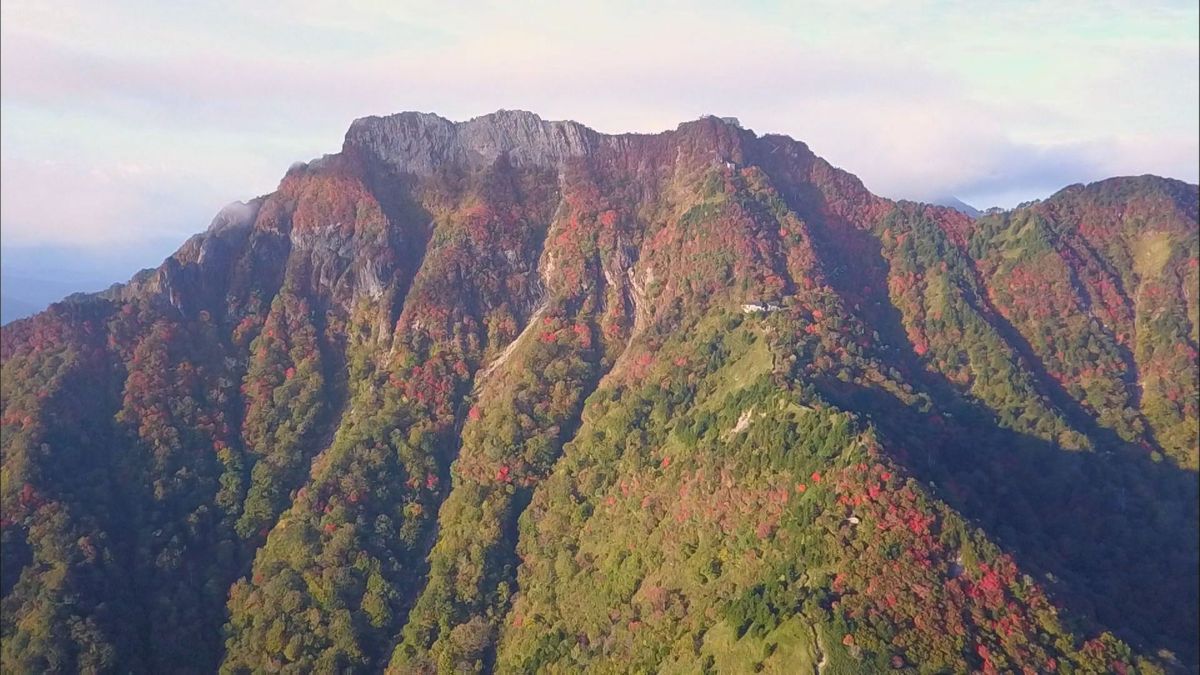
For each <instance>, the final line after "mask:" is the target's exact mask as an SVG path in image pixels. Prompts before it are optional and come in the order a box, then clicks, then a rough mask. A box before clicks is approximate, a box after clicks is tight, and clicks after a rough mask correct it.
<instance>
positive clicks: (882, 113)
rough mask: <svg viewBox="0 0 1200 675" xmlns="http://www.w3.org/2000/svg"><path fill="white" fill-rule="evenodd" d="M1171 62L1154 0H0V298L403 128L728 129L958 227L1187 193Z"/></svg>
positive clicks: (1181, 65) (1198, 74)
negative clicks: (1082, 202) (1099, 187)
mask: <svg viewBox="0 0 1200 675" xmlns="http://www.w3.org/2000/svg"><path fill="white" fill-rule="evenodd" d="M1198 52H1200V4H1198V3H1197V2H1194V1H1192V2H1179V1H1177V0H1137V1H1124V0H1086V1H1085V0H1055V1H1053V2H1029V1H1023V0H987V1H979V2H971V1H966V0H962V1H958V2H945V1H934V0H911V1H906V2H888V1H885V0H816V1H814V2H805V3H794V2H778V3H776V2H760V1H748V2H732V3H731V2H728V1H721V2H706V1H703V0H701V1H699V2H687V3H683V2H670V1H667V2H657V3H642V2H603V3H601V2H589V1H587V0H581V1H579V2H561V1H555V2H516V1H512V2H472V3H467V2H454V1H453V0H449V1H444V2H439V3H434V2H429V1H428V0H423V1H421V2H403V1H399V2H365V1H362V0H339V2H336V3H331V2H325V1H309V0H293V1H290V2H280V3H274V2H268V1H261V2H224V1H219V0H218V1H207V2H205V1H196V2H188V3H174V2H159V1H157V0H109V1H105V2H101V1H98V0H65V1H61V2H47V1H45V0H37V1H26V0H5V1H4V3H3V4H2V5H0V178H2V180H0V256H2V258H3V260H2V263H3V268H4V273H5V275H6V277H8V278H11V277H13V276H14V275H18V276H22V277H23V278H26V279H28V278H33V277H39V276H40V278H43V279H53V280H55V281H58V282H62V283H68V284H69V283H89V284H93V285H95V284H99V283H101V282H102V281H103V282H104V283H108V281H117V280H120V279H124V278H127V277H128V276H129V275H130V274H131V273H132V272H133V271H135V270H136V269H138V268H141V267H149V266H154V265H156V264H157V263H158V262H159V261H161V259H162V258H163V257H164V256H165V255H167V254H169V253H170V252H171V251H173V250H174V249H175V248H176V247H177V246H178V245H179V244H180V243H182V241H183V240H184V239H185V238H186V237H187V236H188V235H189V234H191V233H194V232H198V231H200V230H203V229H204V228H205V227H206V226H207V225H208V223H209V221H210V220H211V218H212V216H213V215H214V214H215V213H216V212H217V211H218V210H219V209H220V207H221V206H222V205H224V204H226V203H228V202H230V201H232V200H235V199H243V200H244V199H248V198H250V197H253V196H256V195H259V194H263V193H267V192H270V191H271V190H273V189H274V188H275V187H276V185H277V184H278V181H279V179H280V178H281V177H282V175H283V174H284V172H285V171H286V169H287V167H288V166H289V165H290V164H292V163H293V162H295V161H297V160H307V159H311V158H314V157H318V156H320V155H322V154H325V153H330V152H336V151H337V150H338V149H339V148H340V146H341V140H342V136H343V134H344V133H345V130H346V129H347V127H348V126H349V124H350V122H351V121H352V120H353V119H355V118H357V117H363V116H366V115H375V114H387V113H392V112H398V111H402V110H421V111H427V112H436V113H438V114H440V115H442V116H445V117H448V118H450V119H455V120H462V119H469V118H471V117H475V116H478V115H481V114H486V113H488V112H492V111H495V110H497V109H501V108H507V109H524V110H532V111H534V112H536V113H538V114H539V115H541V116H542V117H543V118H546V119H573V120H576V121H579V122H582V123H584V124H586V125H588V126H591V127H592V128H595V129H597V130H599V131H603V132H613V133H616V132H625V131H644V132H656V131H662V130H664V129H671V128H674V127H675V126H677V125H678V124H679V123H680V122H682V121H685V120H690V119H694V118H696V117H698V116H700V115H703V114H709V113H711V114H716V115H721V116H736V117H738V118H739V119H740V120H741V122H742V124H743V126H746V127H748V128H751V129H754V130H755V131H756V132H758V133H760V134H761V133H768V132H771V133H784V134H787V135H790V136H792V137H794V138H797V139H800V140H803V141H805V142H806V143H808V144H809V146H810V147H811V148H812V149H813V150H814V151H815V152H817V153H818V154H820V155H822V156H823V157H825V158H826V159H828V160H829V161H831V162H833V163H834V164H836V165H838V166H841V167H843V168H845V169H848V170H849V171H851V172H853V173H855V174H856V175H858V176H859V177H860V178H861V179H862V180H863V181H864V183H866V185H867V187H868V188H870V189H871V190H872V191H874V192H876V193H878V194H881V195H884V196H888V197H894V198H911V199H926V200H931V199H939V198H944V197H947V196H956V197H958V198H960V199H962V200H964V201H966V202H968V203H971V204H973V205H975V206H978V207H988V206H993V205H998V206H1004V207H1009V206H1013V205H1015V204H1016V203H1018V202H1020V201H1025V200H1028V199H1033V198H1040V197H1045V196H1047V195H1049V194H1051V193H1053V192H1054V191H1056V190H1057V189H1059V188H1061V187H1063V186H1066V185H1069V184H1072V183H1078V182H1087V181H1091V180H1096V179H1100V178H1104V177H1108V176H1112V175H1131V174H1142V173H1155V174H1159V175H1165V176H1171V177H1175V178H1180V179H1183V180H1187V181H1189V182H1196V181H1197V178H1198V173H1200V168H1198V161H1200V160H1198V156H1200V140H1198V135H1200V134H1198V132H1197V121H1198V119H1200V104H1198V100H1200V63H1198V58H1200V57H1198V56H1197V54H1198ZM72 275H74V276H72ZM85 277H86V281H84V278H85ZM105 279H107V280H108V281H104V280H105ZM76 280H77V281H76ZM6 285H7V284H6ZM86 290H94V289H90V288H89V289H86Z"/></svg>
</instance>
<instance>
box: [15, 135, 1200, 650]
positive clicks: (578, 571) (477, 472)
mask: <svg viewBox="0 0 1200 675" xmlns="http://www.w3.org/2000/svg"><path fill="white" fill-rule="evenodd" d="M944 201H947V202H948V203H949V204H950V206H951V208H947V207H946V206H938V205H931V204H921V203H913V202H903V201H902V202H897V201H892V200H889V199H884V198H881V197H878V196H876V195H873V194H871V193H870V192H869V191H868V190H866V189H865V188H864V187H863V185H862V183H861V182H860V181H859V180H858V179H857V178H856V177H855V176H853V175H852V174H850V173H847V172H845V171H843V170H841V169H838V168H836V167H834V166H832V165H830V164H829V163H828V162H826V161H825V160H823V159H821V158H820V157H817V156H816V155H814V154H813V153H812V152H811V151H810V150H809V148H808V147H807V146H806V145H805V144H804V143H801V142H798V141H795V140H793V139H791V138H788V137H786V136H780V135H773V134H768V135H763V136H759V135H756V134H755V133H754V132H752V131H749V130H746V129H743V128H741V127H740V126H739V125H737V124H736V121H734V120H730V119H722V118H712V117H708V118H703V119H701V120H698V121H692V122H687V123H684V124H681V125H680V126H679V127H678V128H677V129H675V130H672V131H667V132H663V133H659V134H622V135H606V134H601V133H598V132H595V131H593V130H591V129H589V128H587V127H585V126H583V125H580V124H577V123H574V122H551V121H545V120H542V119H541V118H539V117H538V116H536V115H534V114H531V113H526V112H517V111H500V112H497V113H495V114H492V115H487V116H484V117H480V118H477V119H473V120H470V121H467V122H460V123H455V122H451V121H449V120H446V119H443V118H441V117H438V116H436V115H430V114H423V113H400V114H397V115H391V116H386V117H369V118H364V119H360V120H358V121H356V122H354V123H353V124H352V125H351V126H350V129H349V131H348V132H347V134H346V137H345V142H344V144H343V146H342V149H341V150H340V151H339V152H337V153H336V154H332V155H327V156H325V157H322V158H320V159H317V160H314V161H312V162H309V163H307V164H298V165H295V166H294V167H293V168H292V169H290V170H289V171H288V172H287V174H286V175H285V176H284V178H283V180H282V182H281V183H280V185H279V187H278V189H277V190H276V191H274V192H272V193H270V194H267V195H263V196H261V197H258V198H256V199H253V200H250V201H249V202H247V203H244V204H243V203H236V204H232V205H230V206H229V207H227V208H226V209H225V210H223V211H222V212H221V213H220V214H218V215H217V217H216V218H215V219H214V221H213V224H212V226H211V227H210V228H209V229H208V230H207V231H206V232H204V233H201V234H198V235H196V236H194V237H192V238H191V239H189V240H188V241H187V242H186V243H184V244H183V245H182V247H180V248H179V250H178V251H177V252H176V253H175V254H174V255H172V256H171V257H169V258H168V259H167V260H166V261H165V262H164V263H163V264H162V265H161V266H159V267H158V268H157V269H153V270H146V271H144V272H141V273H138V274H137V275H134V276H133V278H132V279H130V281H128V283H124V284H121V285H118V286H115V287H113V288H111V289H109V290H107V291H104V292H102V293H98V294H86V295H77V296H74V297H72V298H71V299H70V300H69V301H67V302H62V303H58V304H55V305H53V306H52V307H50V308H49V309H48V310H46V311H43V312H41V313H38V314H36V315H35V316H33V317H30V318H27V319H22V320H19V321H16V322H13V323H11V324H9V325H6V326H5V327H4V329H3V331H0V337H2V340H0V348H2V351H0V357H2V359H3V369H2V373H3V379H2V385H3V394H4V395H3V404H2V410H0V426H2V430H3V435H2V439H3V440H2V448H3V455H2V459H3V482H2V489H0V506H2V508H3V518H2V522H0V536H2V540H0V541H2V548H0V551H2V554H3V559H2V563H3V564H2V570H3V574H2V576H0V581H2V591H3V601H2V606H0V609H2V612H0V636H2V638H3V640H2V650H0V666H2V667H3V669H4V671H5V672H14V673H15V672H70V671H87V672H146V673H166V672H212V671H217V670H219V671H220V672H225V673H250V672H287V673H309V672H389V673H433V672H447V673H449V672H477V671H483V672H506V673H507V672H688V673H701V672H704V673H710V672H728V673H749V672H777V673H784V672H786V673H795V672H817V673H852V672H884V671H887V672H985V673H990V672H1038V673H1045V672H1074V673H1084V672H1135V671H1136V672H1164V671H1165V672H1172V671H1192V672H1195V671H1196V670H1197V659H1198V653H1197V646H1196V635H1197V633H1198V631H1200V624H1198V622H1197V617H1198V616H1200V583H1198V580H1197V575H1196V569H1197V565H1198V564H1200V543H1198V534H1197V533H1198V525H1200V517H1198V511H1197V509H1198V507H1197V503H1198V498H1200V492H1198V489H1197V467H1198V465H1200V448H1198V444H1200V441H1198V438H1197V425H1198V419H1200V414H1198V407H1200V403H1198V391H1197V379H1198V375H1200V373H1198V370H1197V344H1200V333H1198V331H1200V309H1198V304H1197V292H1196V289H1197V288H1198V287H1200V276H1198V275H1200V270H1198V267H1200V262H1198V261H1200V254H1198V242H1200V226H1198V218H1197V211H1198V202H1200V188H1197V186H1196V185H1190V184H1186V183H1183V182H1180V181H1177V180H1171V179H1166V178H1158V177H1154V176H1141V177H1126V178H1113V179H1110V180H1105V181H1101V182H1098V183H1093V184H1091V185H1073V186H1069V187H1066V188H1064V189H1062V190H1061V191H1060V192H1058V193H1057V194H1055V195H1053V196H1052V197H1050V198H1048V199H1045V200H1042V201H1039V202H1037V203H1033V204H1030V205H1028V206H1025V207H1023V208H1018V209H1014V210H1010V211H990V212H989V213H986V214H979V212H978V211H976V210H975V209H973V208H971V207H969V206H967V205H966V204H963V203H962V202H960V201H958V200H956V199H952V200H944ZM6 292H7V291H6Z"/></svg>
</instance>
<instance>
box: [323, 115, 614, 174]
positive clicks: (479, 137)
mask: <svg viewBox="0 0 1200 675" xmlns="http://www.w3.org/2000/svg"><path fill="white" fill-rule="evenodd" d="M603 140H604V137H602V136H601V135H600V134H598V133H596V132H595V131H592V130H591V129H589V128H587V127H585V126H583V125H582V124H578V123H576V122H569V121H568V122H551V121H546V120H543V119H542V118H541V117H538V116H537V115H535V114H533V113H530V112H524V111H520V110H501V111H498V112H495V113H492V114H490V115H484V116H482V117H476V118H474V119H471V120H468V121H466V122H451V121H450V120H447V119H445V118H443V117H439V116H437V115H432V114H429V113H418V112H402V113H397V114H395V115H388V116H386V117H364V118H362V119H359V120H356V121H355V122H354V123H353V124H352V125H350V130H349V131H348V132H347V133H346V141H345V145H344V151H346V152H347V153H351V152H356V151H357V152H365V153H367V154H369V155H371V156H373V157H376V158H378V159H381V160H383V161H384V162H385V163H387V164H388V165H390V166H392V167H393V168H394V169H396V170H399V171H401V172H406V173H413V174H418V175H425V174H429V173H431V172H432V171H433V170H434V168H435V167H441V166H447V165H466V166H473V167H474V166H481V165H485V164H489V163H491V162H492V161H494V160H495V159H496V158H497V157H500V156H501V155H507V156H508V159H509V161H510V162H511V163H512V164H513V165H514V166H546V167H557V166H559V165H561V164H562V163H563V162H564V161H565V160H567V159H569V158H571V157H580V156H584V155H587V154H589V153H590V152H591V151H593V150H594V149H595V148H596V147H598V146H599V145H600V144H601V143H602V142H603Z"/></svg>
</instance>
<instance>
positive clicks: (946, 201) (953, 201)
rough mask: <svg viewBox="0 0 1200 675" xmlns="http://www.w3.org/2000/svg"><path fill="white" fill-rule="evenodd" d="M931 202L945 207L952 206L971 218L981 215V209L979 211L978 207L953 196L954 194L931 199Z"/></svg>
mask: <svg viewBox="0 0 1200 675" xmlns="http://www.w3.org/2000/svg"><path fill="white" fill-rule="evenodd" d="M932 203H934V204H936V205H938V206H946V207H949V208H952V209H954V210H955V211H958V212H959V213H962V214H964V215H967V216H969V217H971V218H978V217H979V216H981V215H983V211H980V210H979V209H977V208H975V207H974V206H971V205H970V204H968V203H966V202H964V201H963V200H961V199H959V198H958V197H954V196H949V197H941V198H938V199H934V200H932Z"/></svg>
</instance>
